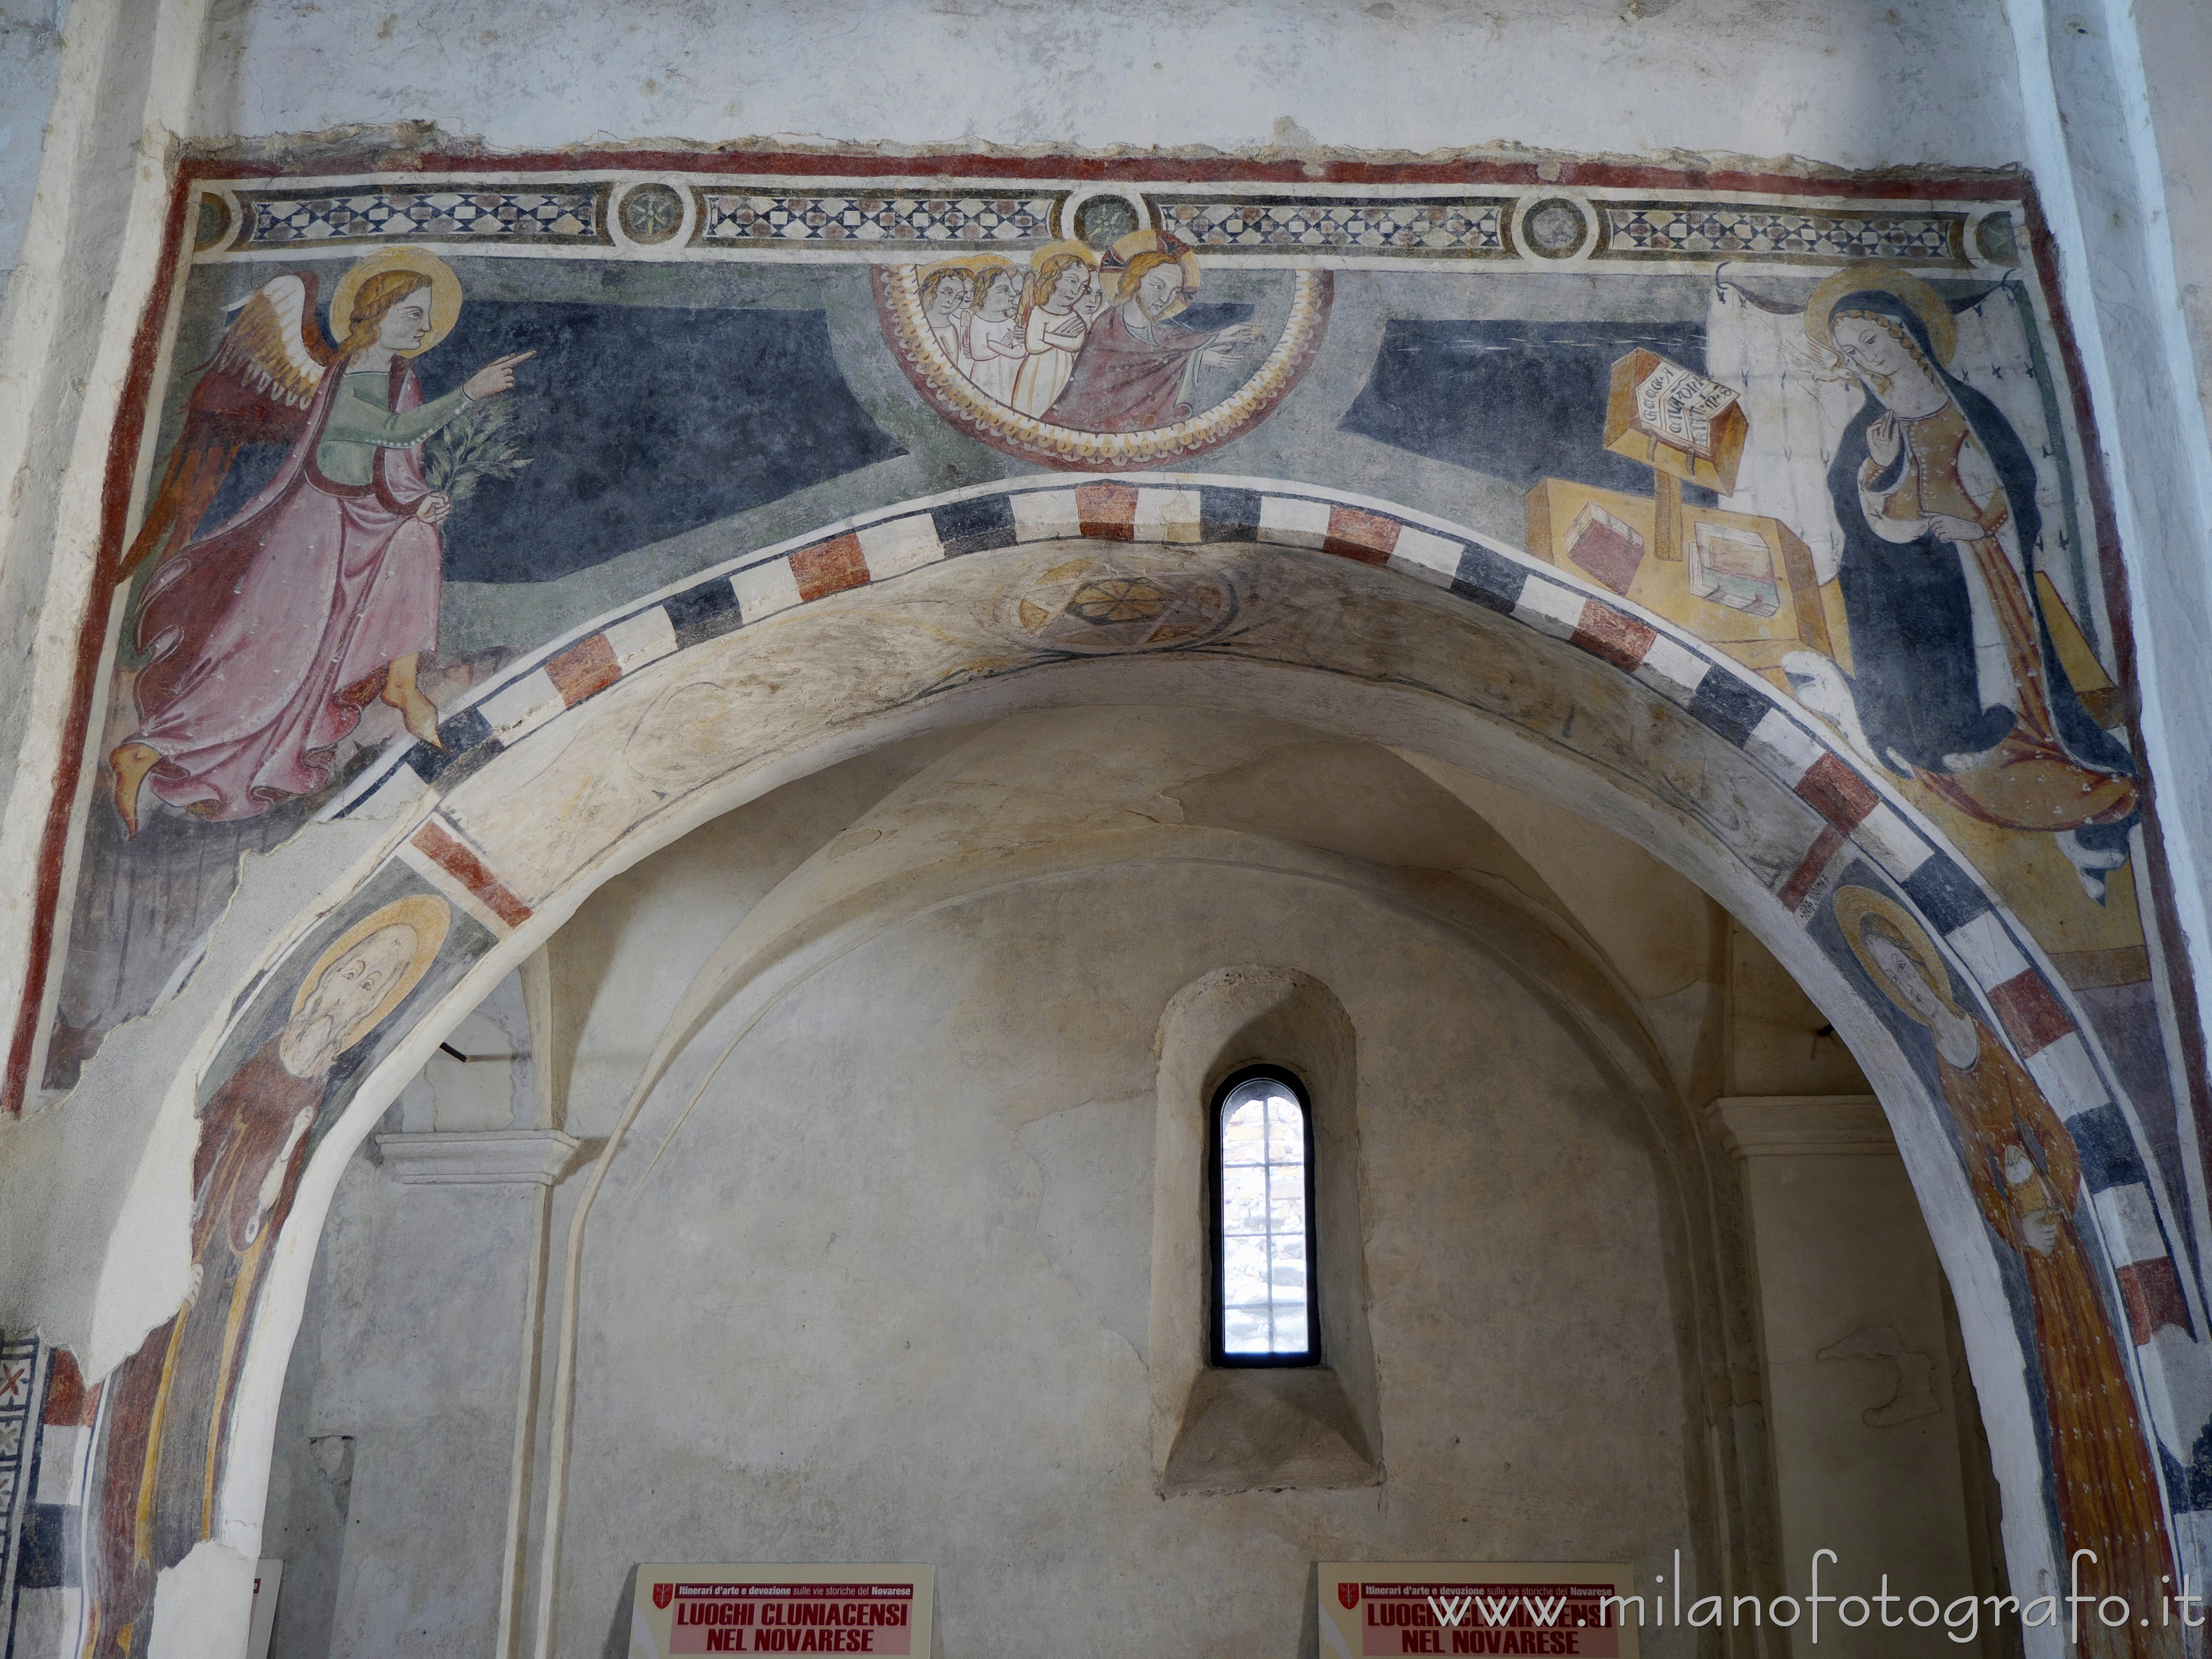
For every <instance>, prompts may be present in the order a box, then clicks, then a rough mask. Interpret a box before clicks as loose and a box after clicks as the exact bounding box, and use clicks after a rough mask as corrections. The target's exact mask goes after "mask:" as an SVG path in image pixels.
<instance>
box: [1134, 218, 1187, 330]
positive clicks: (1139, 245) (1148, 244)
mask: <svg viewBox="0 0 2212 1659" xmlns="http://www.w3.org/2000/svg"><path fill="white" fill-rule="evenodd" d="M1159 251H1160V234H1159V232H1158V231H1157V230H1133V231H1131V232H1130V233H1129V234H1127V236H1124V237H1122V238H1121V240H1118V241H1116V242H1115V244H1114V257H1115V258H1117V259H1119V260H1120V261H1121V263H1122V264H1128V263H1129V261H1130V260H1132V259H1133V258H1136V257H1137V256H1138V255H1139V253H1158V252H1159ZM1176 264H1178V265H1180V266H1181V267H1182V298H1181V299H1180V300H1178V301H1176V302H1175V304H1174V305H1172V306H1170V307H1168V309H1166V310H1165V311H1163V312H1162V313H1160V315H1161V316H1163V317H1172V316H1174V315H1175V314H1176V313H1177V312H1179V311H1181V310H1182V309H1183V307H1186V306H1188V304H1189V303H1190V302H1191V298H1192V296H1193V295H1195V294H1196V293H1197V292H1198V283H1199V271H1198V255H1197V254H1196V253H1194V252H1192V251H1191V250H1190V249H1188V248H1186V249H1184V250H1183V252H1182V254H1181V255H1180V256H1179V257H1178V258H1176ZM1122 297H1123V299H1124V300H1126V299H1127V295H1123V296H1122ZM1115 303H1116V304H1120V303H1121V301H1115Z"/></svg>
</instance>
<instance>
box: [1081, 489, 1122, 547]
mask: <svg viewBox="0 0 2212 1659" xmlns="http://www.w3.org/2000/svg"><path fill="white" fill-rule="evenodd" d="M1075 520H1076V527H1077V528H1078V529H1079V530H1080V531H1082V532H1083V533H1084V534H1085V535H1086V536H1091V537H1095V538H1097V539H1099V540H1101V541H1109V542H1126V541H1129V540H1132V539H1133V538H1134V537H1135V535H1136V533H1137V491H1136V487H1135V486H1134V485H1133V484H1125V483H1087V484H1078V485H1076V486H1075Z"/></svg>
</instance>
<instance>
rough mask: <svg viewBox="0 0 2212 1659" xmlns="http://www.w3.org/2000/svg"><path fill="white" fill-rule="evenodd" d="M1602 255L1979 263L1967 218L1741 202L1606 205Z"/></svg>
mask: <svg viewBox="0 0 2212 1659" xmlns="http://www.w3.org/2000/svg"><path fill="white" fill-rule="evenodd" d="M1596 206H1597V210H1598V224H1599V233H1600V241H1599V246H1598V249H1597V252H1598V254H1599V256H1600V257H1601V258H1613V259H1680V258H1707V259H1709V258H1713V257H1715V256H1720V257H1723V258H1755V259H1775V260H1781V261H1784V262H1787V261H1791V260H1800V259H1802V260H1808V261H1814V260H1817V261H1820V262H1821V263H1823V264H1832V263H1834V262H1835V261H1837V260H1838V259H1903V260H1907V261H1910V262H1911V263H1912V264H1955V265H1966V264H1972V260H1971V259H1969V258H1968V257H1967V254H1966V215H1965V214H1963V213H1955V212H1954V213H1936V212H1926V213H1887V212H1885V213H1851V212H1832V211H1826V210H1818V209H1807V208H1794V207H1793V208H1777V207H1771V206H1762V205H1759V204H1751V203H1737V202H1680V201H1675V202H1601V203H1598V204H1596Z"/></svg>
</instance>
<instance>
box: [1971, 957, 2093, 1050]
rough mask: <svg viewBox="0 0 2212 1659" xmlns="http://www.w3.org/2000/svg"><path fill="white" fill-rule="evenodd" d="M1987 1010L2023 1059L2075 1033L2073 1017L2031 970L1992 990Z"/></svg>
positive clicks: (2023, 970) (2026, 969) (2049, 988)
mask: <svg viewBox="0 0 2212 1659" xmlns="http://www.w3.org/2000/svg"><path fill="white" fill-rule="evenodd" d="M1990 1006H1991V1007H1993V1008H1995V1009H1996V1011H1997V1018H1999V1019H2001V1020H2002V1021H2003V1022H2004V1028H2005V1031H2006V1033H2007V1035H2008V1036H2010V1037H2011V1038H2012V1040H2013V1042H2014V1043H2015V1045H2017V1046H2018V1048H2019V1049H2020V1052H2021V1054H2023V1055H2027V1054H2035V1053H2038V1052H2039V1051H2040V1050H2042V1049H2045V1048H2049V1047H2050V1046H2051V1044H2052V1043H2054V1042H2057V1041H2058V1039H2059V1038H2061V1037H2063V1036H2066V1035H2067V1034H2068V1033H2069V1032H2070V1031H2072V1030H2073V1029H2074V1020H2073V1017H2072V1016H2071V1015H2069V1013H2068V1012H2066V1010H2065V1008H2064V1006H2062V1005H2061V1004H2060V1002H2059V1000H2058V998H2057V994H2055V993H2054V992H2053V991H2052V990H2051V987H2049V986H2048V985H2046V984H2045V983H2044V982H2043V975H2040V974H2039V973H2037V972H2036V971H2035V969H2033V968H2023V969H2021V971H2020V972H2019V973H2017V974H2015V975H2013V976H2012V977H2011V978H2010V979H2008V980H2007V981H2005V982H2004V983H2003V984H2002V985H1995V986H1991V987H1990Z"/></svg>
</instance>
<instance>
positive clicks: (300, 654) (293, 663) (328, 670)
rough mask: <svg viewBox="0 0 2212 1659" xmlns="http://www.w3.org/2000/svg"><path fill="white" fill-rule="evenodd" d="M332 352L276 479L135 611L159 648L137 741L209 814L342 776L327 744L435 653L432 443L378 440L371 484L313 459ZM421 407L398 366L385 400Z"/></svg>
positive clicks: (162, 788)
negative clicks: (333, 473)
mask: <svg viewBox="0 0 2212 1659" xmlns="http://www.w3.org/2000/svg"><path fill="white" fill-rule="evenodd" d="M344 378H345V377H344V374H343V368H342V366H341V365H338V364H332V365H331V368H330V369H329V371H328V372H327V373H325V375H324V376H323V381H322V385H321V386H319V387H318V388H317V389H316V393H315V400H314V402H313V404H311V405H310V406H309V408H308V410H307V423H306V427H305V429H304V430H303V431H302V432H301V435H300V436H299V438H298V440H297V441H295V443H294V444H293V445H292V447H291V449H290V450H289V453H287V454H286V455H285V457H284V463H283V465H282V466H281V467H280V468H278V470H277V472H276V477H275V478H273V479H272V480H271V481H270V483H269V486H268V488H266V489H264V490H263V491H262V492H261V493H260V494H259V495H257V496H255V497H254V498H253V500H252V501H249V502H248V503H247V504H246V507H245V508H244V510H242V511H241V512H240V513H238V515H237V516H236V517H234V518H233V519H232V520H229V521H228V523H227V524H225V525H223V526H222V527H221V528H220V529H218V530H216V531H215V532H213V533H212V534H210V535H209V536H207V537H205V538H203V539H201V540H198V541H195V542H191V543H188V544H186V545H185V546H183V547H181V548H179V549H178V550H177V551H176V552H174V553H173V554H171V555H170V556H168V557H167V559H165V560H164V561H162V562H161V567H160V568H158V569H157V570H156V571H155V573H154V580H153V585H152V587H151V588H150V590H149V592H148V594H147V597H146V601H145V604H144V605H143V606H142V607H141V608H140V610H139V612H138V628H137V641H138V648H139V649H140V650H141V651H143V652H144V653H147V655H148V657H149V661H148V663H147V664H146V666H145V667H144V668H143V669H142V670H141V671H139V675H138V680H137V688H136V696H137V704H138V712H139V715H140V718H141V720H142V721H143V724H141V725H140V726H139V728H138V730H137V731H136V732H133V733H131V736H130V737H129V738H127V739H125V741H127V742H131V743H143V744H147V745H148V746H149V747H150V748H152V749H153V750H155V751H156V752H158V753H159V754H160V756H161V760H160V762H159V763H157V764H156V765H155V768H154V770H153V773H152V776H151V780H150V782H151V787H152V788H153V790H154V793H155V794H157V795H159V796H160V797H161V799H163V800H165V801H167V802H169V803H170V804H171V805H176V806H189V807H192V808H194V809H195V810H196V811H198V812H199V813H201V814H202V815H203V816H204V817H210V818H218V819H228V818H246V817H253V816H254V815H256V814H257V813H259V812H263V811H267V810H268V808H269V807H270V805H272V804H274V803H275V802H276V801H278V800H280V799H283V798H284V797H285V796H287V795H301V794H306V793H309V792H311V791H313V790H317V789H320V788H322V787H325V785H327V784H328V783H329V782H330V781H331V771H332V761H333V757H332V755H331V750H332V749H333V748H334V747H335V745H336V744H337V742H338V740H339V739H340V738H343V737H344V736H345V735H346V734H347V733H348V732H351V731H352V730H353V729H354V727H355V726H356V725H357V724H359V722H360V720H361V710H362V705H363V704H364V703H366V702H368V701H369V699H370V698H372V697H374V696H376V695H377V693H378V692H379V691H380V690H382V689H383V677H384V671H385V670H386V668H387V667H389V666H390V665H391V664H392V662H393V660H394V659H398V658H400V657H404V656H407V655H409V654H410V653H426V652H430V651H434V650H435V649H436V648H437V643H438V601H439V592H440V588H441V584H442V582H443V580H444V575H445V549H444V544H443V540H442V538H441V537H440V535H439V533H438V532H437V530H436V529H435V527H433V526H429V525H427V524H424V523H423V522H422V520H419V519H417V518H416V517H415V516H414V514H415V509H416V507H418V506H419V505H421V503H422V497H423V496H424V495H426V494H428V489H427V488H426V486H425V485H424V483H423V481H422V445H421V443H420V442H419V441H417V442H416V443H414V444H412V445H410V447H406V448H387V447H378V448H377V450H376V451H375V457H374V465H373V466H372V467H371V469H370V477H371V482H369V483H365V484H357V485H356V484H343V483H336V482H334V481H333V480H331V478H329V477H325V475H324V474H323V472H322V471H321V469H320V468H319V467H318V466H317V465H316V461H315V455H316V449H317V447H318V446H319V444H320V443H321V442H322V441H323V439H324V436H325V428H327V427H328V426H329V425H330V422H331V409H332V406H333V405H334V404H335V403H336V402H337V398H339V397H340V396H342V395H343V382H344ZM389 407H390V409H391V410H392V412H393V413H395V414H398V413H404V412H406V411H408V410H414V409H417V408H420V407H422V387H421V386H420V385H419V384H418V383H417V381H416V378H415V374H414V371H413V370H412V369H410V368H407V367H406V365H405V364H404V363H401V362H394V363H393V364H392V379H391V390H390V394H389Z"/></svg>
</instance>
